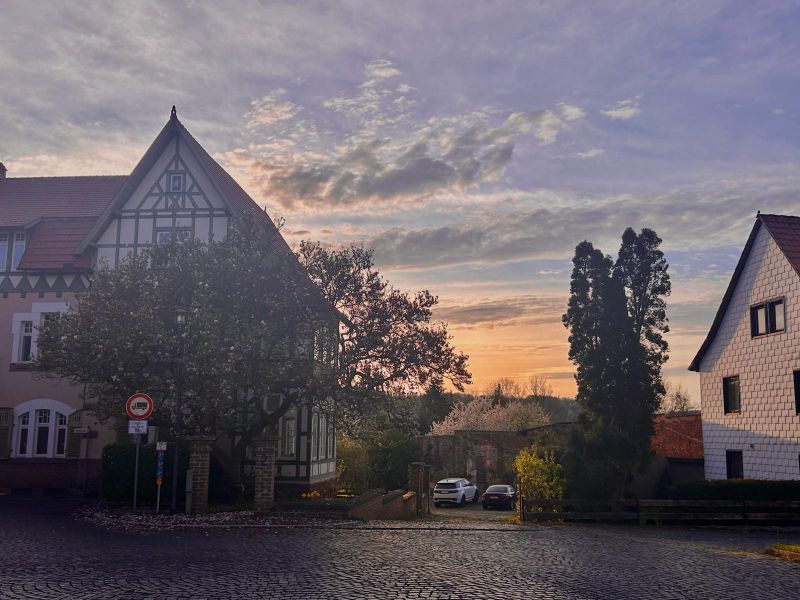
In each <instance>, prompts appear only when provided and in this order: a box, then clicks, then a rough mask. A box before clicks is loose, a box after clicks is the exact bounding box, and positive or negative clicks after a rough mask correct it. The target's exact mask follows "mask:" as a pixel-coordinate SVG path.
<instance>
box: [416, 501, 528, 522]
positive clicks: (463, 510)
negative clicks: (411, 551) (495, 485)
mask: <svg viewBox="0 0 800 600" xmlns="http://www.w3.org/2000/svg"><path fill="white" fill-rule="evenodd" d="M431 515H433V516H434V518H436V519H437V520H441V521H448V522H456V523H459V522H465V521H466V522H471V521H478V522H485V523H491V522H500V523H507V522H509V521H511V520H513V519H514V511H513V510H497V509H491V510H483V507H482V506H481V504H480V502H473V503H470V504H467V505H466V506H448V505H443V506H441V507H439V508H437V507H435V506H434V505H433V504H431Z"/></svg>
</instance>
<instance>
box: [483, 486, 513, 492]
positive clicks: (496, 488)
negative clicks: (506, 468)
mask: <svg viewBox="0 0 800 600" xmlns="http://www.w3.org/2000/svg"><path fill="white" fill-rule="evenodd" d="M486 491H487V492H507V491H508V486H507V485H490V486H489V487H488V488H486Z"/></svg>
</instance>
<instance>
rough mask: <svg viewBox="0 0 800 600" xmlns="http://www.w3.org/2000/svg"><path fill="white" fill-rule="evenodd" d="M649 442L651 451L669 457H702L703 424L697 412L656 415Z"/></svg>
mask: <svg viewBox="0 0 800 600" xmlns="http://www.w3.org/2000/svg"><path fill="white" fill-rule="evenodd" d="M653 428H654V430H655V431H654V434H653V439H652V440H651V442H650V447H651V449H652V450H653V453H654V454H656V455H657V456H667V457H669V458H703V425H702V422H701V419H700V414H699V412H698V413H697V414H691V415H675V416H668V415H657V416H656V418H655V419H654V420H653Z"/></svg>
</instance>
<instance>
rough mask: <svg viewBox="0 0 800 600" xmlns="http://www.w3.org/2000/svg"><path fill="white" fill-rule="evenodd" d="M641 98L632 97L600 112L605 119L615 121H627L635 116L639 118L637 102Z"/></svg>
mask: <svg viewBox="0 0 800 600" xmlns="http://www.w3.org/2000/svg"><path fill="white" fill-rule="evenodd" d="M640 99H641V96H634V97H633V98H629V99H627V100H620V101H619V102H617V103H616V104H613V105H611V106H608V107H606V109H605V110H602V111H600V112H602V113H603V114H604V115H605V116H606V117H608V118H609V119H612V120H615V121H627V120H628V119H632V118H634V117H636V116H639V113H641V112H642V111H641V109H640V108H639V100H640Z"/></svg>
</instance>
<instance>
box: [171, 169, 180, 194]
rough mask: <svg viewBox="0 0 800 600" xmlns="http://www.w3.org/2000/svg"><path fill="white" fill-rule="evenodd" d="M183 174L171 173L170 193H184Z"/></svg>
mask: <svg viewBox="0 0 800 600" xmlns="http://www.w3.org/2000/svg"><path fill="white" fill-rule="evenodd" d="M183 182H184V178H183V173H170V175H169V191H170V193H173V194H174V193H178V192H182V191H183Z"/></svg>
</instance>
